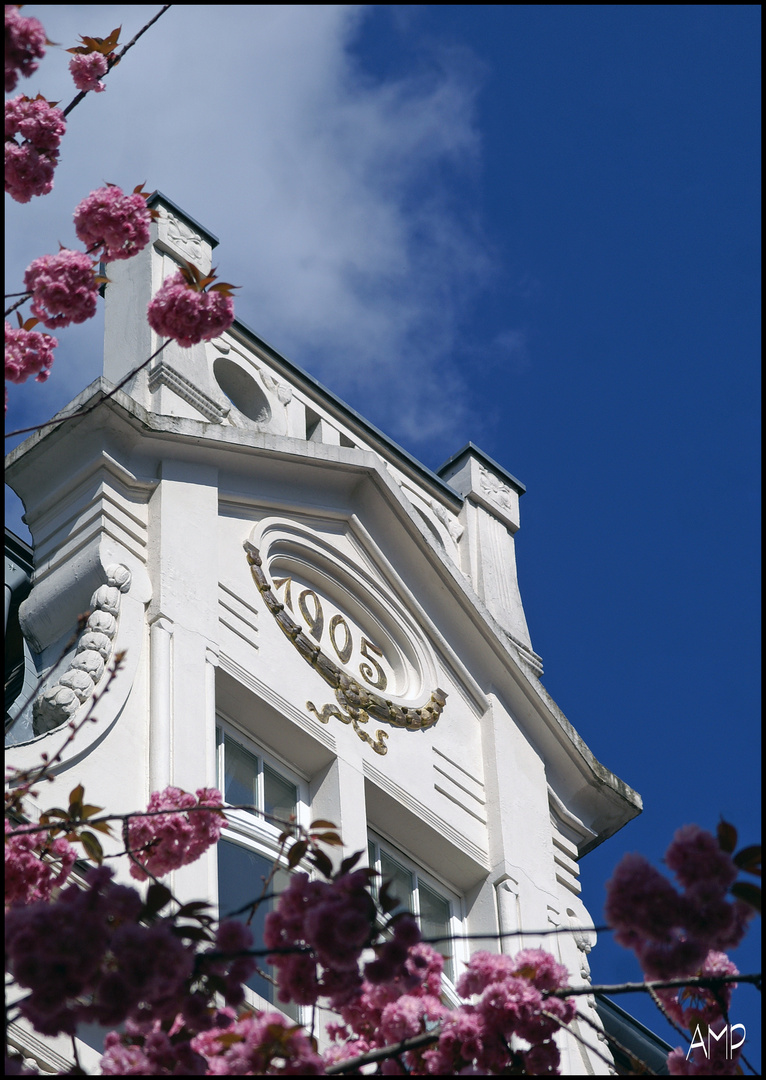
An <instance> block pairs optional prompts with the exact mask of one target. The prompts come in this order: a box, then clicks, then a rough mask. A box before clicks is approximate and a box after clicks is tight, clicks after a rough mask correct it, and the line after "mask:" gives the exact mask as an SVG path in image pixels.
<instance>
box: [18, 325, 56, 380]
mask: <svg viewBox="0 0 766 1080" xmlns="http://www.w3.org/2000/svg"><path fill="white" fill-rule="evenodd" d="M57 345H58V341H57V340H56V338H55V337H52V336H51V335H50V334H41V333H40V332H39V331H37V330H25V329H24V328H23V327H21V326H19V327H15V328H14V327H13V326H11V325H10V323H6V324H5V378H6V379H7V381H8V382H13V383H23V382H26V380H27V379H28V378H30V376H32V375H34V376H35V381H36V382H45V380H46V379H47V378H48V376H49V375H50V369H51V364H52V363H53V350H54V349H55V348H56V346H57Z"/></svg>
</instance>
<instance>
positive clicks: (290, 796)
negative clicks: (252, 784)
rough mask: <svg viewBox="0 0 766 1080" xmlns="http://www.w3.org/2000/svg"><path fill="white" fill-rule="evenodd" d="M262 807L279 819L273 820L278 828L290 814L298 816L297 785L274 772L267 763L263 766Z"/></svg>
mask: <svg viewBox="0 0 766 1080" xmlns="http://www.w3.org/2000/svg"><path fill="white" fill-rule="evenodd" d="M263 809H264V810H265V812H266V813H267V814H271V815H273V816H274V817H275V818H279V819H280V820H279V821H275V822H273V824H274V825H276V826H277V828H279V829H281V828H282V826H281V824H280V822H282V821H284V822H286V821H287V820H288V818H289V817H290V816H291V815H292V816H293V817H297V816H298V789H297V787H296V786H295V784H291V783H290V781H289V780H285V779H284V778H283V777H281V776H280V775H279V773H275V772H274V770H273V769H270V768H269V767H268V765H264V766H263Z"/></svg>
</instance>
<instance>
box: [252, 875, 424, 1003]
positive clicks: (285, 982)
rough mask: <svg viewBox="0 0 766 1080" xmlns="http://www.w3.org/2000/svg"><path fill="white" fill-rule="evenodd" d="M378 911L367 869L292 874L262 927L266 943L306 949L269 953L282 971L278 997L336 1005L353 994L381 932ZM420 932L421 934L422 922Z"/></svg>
mask: <svg viewBox="0 0 766 1080" xmlns="http://www.w3.org/2000/svg"><path fill="white" fill-rule="evenodd" d="M376 914H377V912H376V908H375V904H374V902H373V899H372V897H371V896H370V891H369V880H368V877H367V874H366V872H365V871H364V870H356V871H354V872H353V873H348V874H344V875H342V876H341V877H339V878H337V879H336V880H335V881H333V882H325V881H311V880H310V879H309V876H308V874H304V873H296V874H293V876H292V878H291V879H290V884H289V885H288V887H287V888H286V889H285V890H284V892H283V893H282V895H281V896H280V898H279V904H278V905H277V907H276V909H275V910H274V911H270V912H269V914H268V915H267V916H266V920H265V926H264V933H263V941H264V945H265V946H266V948H267V949H296V950H298V949H301V948H303V949H305V951H304V952H300V951H296V952H294V953H289V952H287V953H275V954H274V955H273V956H270V957H269V963H270V964H273V965H274V966H275V967H276V969H277V972H278V982H279V1000H280V1001H284V1002H289V1001H294V1002H296V1003H297V1004H298V1005H314V1004H315V1003H316V1001H317V999H318V998H319V997H320V996H323V997H326V998H328V999H329V1001H330V1005H331V1007H332V1008H336V1007H337V1006H338V1005H339V1004H341V1003H342V1002H344V1001H346V1000H348V999H349V998H350V997H352V996H353V995H354V994H355V993H356V992H357V991H358V990H359V988H360V987H361V984H362V979H361V976H360V974H359V958H360V956H361V954H362V952H363V950H364V949H365V948H366V947H367V946H368V945H369V944H370V943H371V941H372V939H373V937H374V936H376V928H375V919H376ZM415 932H416V934H417V938H419V931H418V930H417V926H415ZM417 938H416V940H417ZM405 957H406V948H403V949H402V960H404V958H405ZM320 965H321V969H322V970H321V974H320Z"/></svg>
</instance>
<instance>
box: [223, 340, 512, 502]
mask: <svg viewBox="0 0 766 1080" xmlns="http://www.w3.org/2000/svg"><path fill="white" fill-rule="evenodd" d="M237 330H239V331H240V333H243V334H245V335H246V336H247V337H249V338H250V339H252V341H253V342H254V344H255V345H256V346H257V347H258V348H259V349H262V350H263V351H264V352H266V353H268V355H269V359H270V360H272V361H273V362H274V363H275V364H276V365H277V366H280V367H281V368H282V369H283V371H285V373H286V375H287V376H288V377H290V378H293V379H295V380H297V381H299V382H302V383H303V384H304V387H305V388H306V389H307V390H309V391H310V392H311V393H313V394H314V395H316V396H321V397H323V398H325V399H326V401H327V403H328V404H329V405H330V406H331V407H332V408H333V409H334V410H335V411H336V412H337V413H340V414H343V415H344V416H345V417H347V418H348V419H350V420H351V421H352V422H353V425H355V426H356V427H359V428H361V429H362V430H363V431H364V432H365V434H366V435H367V436H368V437H369V438H370V439H371V441H373V442H377V443H379V444H382V446H383V447H385V448H386V449H387V450H388V451H389V452H390V453H391V456H392V457H394V458H399V459H400V462H401V464H402V465H403V467H404V469H405V471H408V472H413V471H415V472H416V473H419V474H421V476H422V475H425V477H426V478H427V480H428V481H429V482H430V484H431V485H432V486H433V487H436V488H437V489H438V490H439V492H440V494H441V495H442V497H444V498H446V499H447V501H448V502H450V503H451V504H452V505H453V507H454V508H455V509H459V507H461V506H462V505H463V499H462V498H461V496H460V495H458V493H457V492H456V491H455V489H454V488H453V487H450V485H449V484H448V483H447V481H446V480H443V479H442V477H441V476H439V474H438V473H435V472H434V471H433V470H432V469H429V468H428V466H427V465H424V464H423V463H422V461H418V459H417V458H416V457H414V456H413V455H412V454H410V453H409V451H407V450H405V449H404V447H402V446H400V445H399V444H398V443H397V442H395V441H394V440H393V439H392V438H390V437H389V436H388V435H386V434H384V432H382V431H381V430H380V428H378V427H376V426H375V425H374V424H372V423H370V421H369V420H365V418H364V417H363V416H362V415H361V413H358V412H357V411H356V409H354V408H352V407H351V405H347V404H346V402H345V401H343V400H342V399H341V398H339V397H338V396H337V394H334V393H333V392H332V390H328V389H327V387H326V386H324V385H323V384H322V383H320V382H319V380H318V379H315V378H314V376H313V375H309V373H308V372H307V371H305V370H304V369H303V368H302V367H300V365H298V364H296V363H294V361H292V360H288V359H287V357H286V356H283V355H282V353H280V352H277V350H276V349H275V348H274V347H273V346H272V345H269V343H268V342H267V341H264V339H263V338H262V337H260V336H259V335H258V334H256V332H255V330H253V329H251V327H249V326H248V325H247V323H245V322H242V321H241V320H240V319H235V320H234V323H233V325H232V327H231V329H230V330H229V333H232V332H236V331H237ZM469 445H471V444H470V443H469ZM484 457H485V458H486V460H487V461H491V459H490V458H487V457H486V454H485V455H484ZM495 468H498V469H499V468H500V466H499V465H496V466H495ZM501 472H503V474H504V475H505V476H509V475H510V474H509V473H506V472H505V470H504V469H501ZM514 483H516V484H518V481H514Z"/></svg>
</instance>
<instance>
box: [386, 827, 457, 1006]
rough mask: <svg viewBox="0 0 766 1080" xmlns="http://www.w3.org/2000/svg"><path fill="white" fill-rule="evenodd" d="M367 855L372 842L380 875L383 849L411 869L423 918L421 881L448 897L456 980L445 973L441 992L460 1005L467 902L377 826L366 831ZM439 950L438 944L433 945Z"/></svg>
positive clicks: (453, 1003)
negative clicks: (458, 991) (459, 982)
mask: <svg viewBox="0 0 766 1080" xmlns="http://www.w3.org/2000/svg"><path fill="white" fill-rule="evenodd" d="M367 842H368V849H367V852H368V854H367V858H368V861H369V844H374V845H375V848H376V855H375V862H374V865H373V864H371V867H372V869H373V870H377V871H378V874H380V852H381V850H382V851H383V852H384V853H385V854H386V855H387V856H388V857H389V858H390V859H392V860H393V861H394V862H397V863H399V864H400V865H401V867H402V869H404V870H406V871H408V872H409V873H410V874H412V876H413V902H414V906H415V908H416V911H415V912H414V914H415V917H416V918H417V919H418V922H419V921H420V897H419V883H420V882H421V881H422V883H423V885H425V886H426V887H427V888H428V889H430V891H431V892H434V893H436V895H437V896H439V897H440V898H441V899H443V900H446V901H447V903H448V904H449V906H450V915H449V920H448V929H449V932H450V934H451V935H452V940H451V941H449V942H445V944H446V945H447V946H448V947H449V948H450V949H451V952H452V957H451V959H452V968H453V975H454V981H453V979H450V977H449V975H447V973H446V972H445V973H444V974H443V975H442V994H443V996H444V999H445V1003H446V1004H447V1005H449V1006H451V1007H453V1008H454V1007H457V1006H458V1005H459V1004H460V997H459V995H458V993H457V990H456V989H455V983H456V982H457V979H458V977H459V975H460V973H461V971H462V970H463V968H464V966H465V964H466V962H467V960H468V957H467V954H466V947H465V946H466V943H465V942H464V941H463V934H464V933H465V902H464V899H463V896H462V895H461V894H460V893H459V892H457V891H456V890H455V889H454V888H453V887H452V886H451V885H449V884H448V883H447V882H446V881H444V879H443V878H441V877H439V876H437V875H436V874H435V873H434V872H433V871H432V870H430V869H428V868H427V867H425V866H423V864H422V863H421V862H419V861H418V860H417V859H415V858H414V857H413V856H412V855H409V854H408V853H407V852H406V851H405V850H404V849H403V848H402V847H400V846H399V845H398V844H395V843H394V842H393V841H392V840H389V839H388V837H386V836H385V834H384V833H381V832H380V831H379V830H378V829H374V828H372V827H369V828H368V830H367ZM382 881H383V878H382V876H381V877H378V878H375V879H374V882H375V888H376V889H377V888H379V887H380V884H381V883H382ZM434 948H436V949H437V951H438V946H434Z"/></svg>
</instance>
